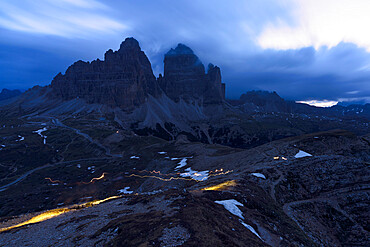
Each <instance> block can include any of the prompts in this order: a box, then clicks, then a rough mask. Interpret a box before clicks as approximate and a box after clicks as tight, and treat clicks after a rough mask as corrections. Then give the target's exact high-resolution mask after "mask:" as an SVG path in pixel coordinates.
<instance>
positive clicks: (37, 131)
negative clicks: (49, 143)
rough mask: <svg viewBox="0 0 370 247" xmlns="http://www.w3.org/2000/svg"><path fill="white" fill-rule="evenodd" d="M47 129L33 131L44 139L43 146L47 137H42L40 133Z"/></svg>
mask: <svg viewBox="0 0 370 247" xmlns="http://www.w3.org/2000/svg"><path fill="white" fill-rule="evenodd" d="M47 130H48V129H47V128H46V127H44V128H42V129H39V130H35V131H33V133H37V134H38V135H40V136H41V137H42V138H44V144H46V138H47V136H45V135H43V134H42V132H44V131H47Z"/></svg>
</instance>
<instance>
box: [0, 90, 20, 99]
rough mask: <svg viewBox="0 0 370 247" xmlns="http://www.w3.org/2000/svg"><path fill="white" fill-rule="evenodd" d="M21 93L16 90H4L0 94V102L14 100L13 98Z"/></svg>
mask: <svg viewBox="0 0 370 247" xmlns="http://www.w3.org/2000/svg"><path fill="white" fill-rule="evenodd" d="M21 93H22V92H21V91H20V90H17V89H15V90H9V89H6V88H4V89H3V90H1V92H0V100H6V99H10V98H14V97H16V96H18V95H20V94H21Z"/></svg>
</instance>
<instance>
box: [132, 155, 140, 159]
mask: <svg viewBox="0 0 370 247" xmlns="http://www.w3.org/2000/svg"><path fill="white" fill-rule="evenodd" d="M130 159H140V157H137V156H135V155H134V156H131V157H130Z"/></svg>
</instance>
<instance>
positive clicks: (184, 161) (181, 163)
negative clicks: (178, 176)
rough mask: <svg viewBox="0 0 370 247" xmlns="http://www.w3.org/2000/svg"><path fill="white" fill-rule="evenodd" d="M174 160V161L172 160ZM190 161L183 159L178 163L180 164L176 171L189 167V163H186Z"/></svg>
mask: <svg viewBox="0 0 370 247" xmlns="http://www.w3.org/2000/svg"><path fill="white" fill-rule="evenodd" d="M171 160H172V159H171ZM187 160H188V159H187V158H183V159H182V160H181V161H180V162H179V163H177V164H178V166H176V168H175V169H180V168H181V167H184V166H186V165H187V163H186V161H187Z"/></svg>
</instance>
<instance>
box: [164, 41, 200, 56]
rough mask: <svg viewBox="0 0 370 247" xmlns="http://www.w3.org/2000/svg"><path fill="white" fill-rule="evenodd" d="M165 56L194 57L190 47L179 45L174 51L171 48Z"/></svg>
mask: <svg viewBox="0 0 370 247" xmlns="http://www.w3.org/2000/svg"><path fill="white" fill-rule="evenodd" d="M167 55H194V52H193V50H192V49H191V48H190V47H188V46H186V45H184V44H181V43H179V44H178V45H177V46H176V48H175V49H173V48H171V50H169V51H168V52H167V54H166V56H167Z"/></svg>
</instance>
